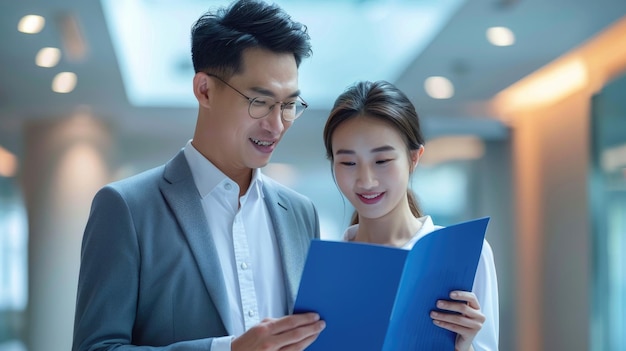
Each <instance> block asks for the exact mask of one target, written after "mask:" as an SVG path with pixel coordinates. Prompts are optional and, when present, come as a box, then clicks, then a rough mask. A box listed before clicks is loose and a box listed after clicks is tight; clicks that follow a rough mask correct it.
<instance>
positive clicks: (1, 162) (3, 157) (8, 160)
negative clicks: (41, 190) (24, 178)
mask: <svg viewBox="0 0 626 351" xmlns="http://www.w3.org/2000/svg"><path fill="white" fill-rule="evenodd" d="M17 168H18V162H17V156H15V155H14V154H13V153H11V152H10V151H9V150H7V149H5V148H3V147H2V146H0V177H7V178H8V177H14V176H15V175H16V174H17Z"/></svg>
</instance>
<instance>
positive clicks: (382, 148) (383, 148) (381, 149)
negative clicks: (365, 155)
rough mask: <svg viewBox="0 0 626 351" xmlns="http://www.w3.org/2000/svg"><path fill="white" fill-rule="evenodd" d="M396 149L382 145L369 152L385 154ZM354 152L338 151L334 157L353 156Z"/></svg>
mask: <svg viewBox="0 0 626 351" xmlns="http://www.w3.org/2000/svg"><path fill="white" fill-rule="evenodd" d="M395 150H396V149H395V148H394V147H393V146H391V145H384V146H379V147H375V148H373V149H372V150H371V151H370V152H372V153H375V152H385V151H395ZM355 153H356V152H355V151H354V150H348V149H339V150H337V151H336V152H335V155H354V154H355Z"/></svg>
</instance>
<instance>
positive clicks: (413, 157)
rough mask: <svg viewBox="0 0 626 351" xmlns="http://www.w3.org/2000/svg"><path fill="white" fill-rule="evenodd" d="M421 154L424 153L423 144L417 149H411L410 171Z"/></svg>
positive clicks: (415, 165)
mask: <svg viewBox="0 0 626 351" xmlns="http://www.w3.org/2000/svg"><path fill="white" fill-rule="evenodd" d="M422 154H424V145H420V147H419V149H416V150H411V173H412V172H413V171H414V170H415V167H417V164H418V163H419V161H420V158H421V157H422Z"/></svg>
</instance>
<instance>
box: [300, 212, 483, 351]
mask: <svg viewBox="0 0 626 351" xmlns="http://www.w3.org/2000/svg"><path fill="white" fill-rule="evenodd" d="M488 222H489V217H485V218H480V219H475V220H471V221H467V222H463V223H459V224H456V225H452V226H449V227H445V228H442V229H438V230H436V231H434V232H432V233H430V234H427V235H426V236H424V237H423V238H421V239H419V240H418V241H417V242H416V243H415V245H414V246H413V248H412V249H411V250H404V249H399V248H393V247H387V246H381V245H374V244H364V243H354V242H337V241H324V240H313V241H312V242H311V246H310V248H309V253H308V256H307V259H306V263H305V266H304V272H303V274H302V280H301V281H300V288H299V290H298V296H297V298H296V302H295V307H294V313H301V312H311V311H313V312H317V313H319V314H320V317H321V319H323V320H325V321H326V328H325V329H324V330H323V331H322V333H321V334H320V335H319V337H318V338H317V340H316V341H315V342H313V344H311V346H309V347H308V348H307V350H308V351H334V350H337V351H346V350H359V351H369V350H371V351H399V350H402V351H404V350H420V351H431V350H437V351H442V350H454V341H455V338H456V334H455V333H453V332H450V331H448V330H446V329H443V328H440V327H438V326H436V325H435V324H433V321H432V319H431V318H430V312H431V311H432V310H437V308H436V307H435V303H436V301H437V300H439V299H443V300H450V298H449V294H450V292H451V291H452V290H465V291H471V290H472V285H473V284H474V276H475V275H476V268H477V266H478V261H479V259H480V254H481V251H482V246H483V240H484V237H485V231H486V229H487V223H488Z"/></svg>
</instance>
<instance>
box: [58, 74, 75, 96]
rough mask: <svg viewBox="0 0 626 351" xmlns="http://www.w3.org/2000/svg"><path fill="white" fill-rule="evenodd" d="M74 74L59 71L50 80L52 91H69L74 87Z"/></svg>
mask: <svg viewBox="0 0 626 351" xmlns="http://www.w3.org/2000/svg"><path fill="white" fill-rule="evenodd" d="M76 80H77V78H76V74H75V73H72V72H61V73H59V74H57V75H56V76H55V77H54V79H53V80H52V91H54V92H55V93H69V92H71V91H72V90H74V88H75V87H76Z"/></svg>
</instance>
